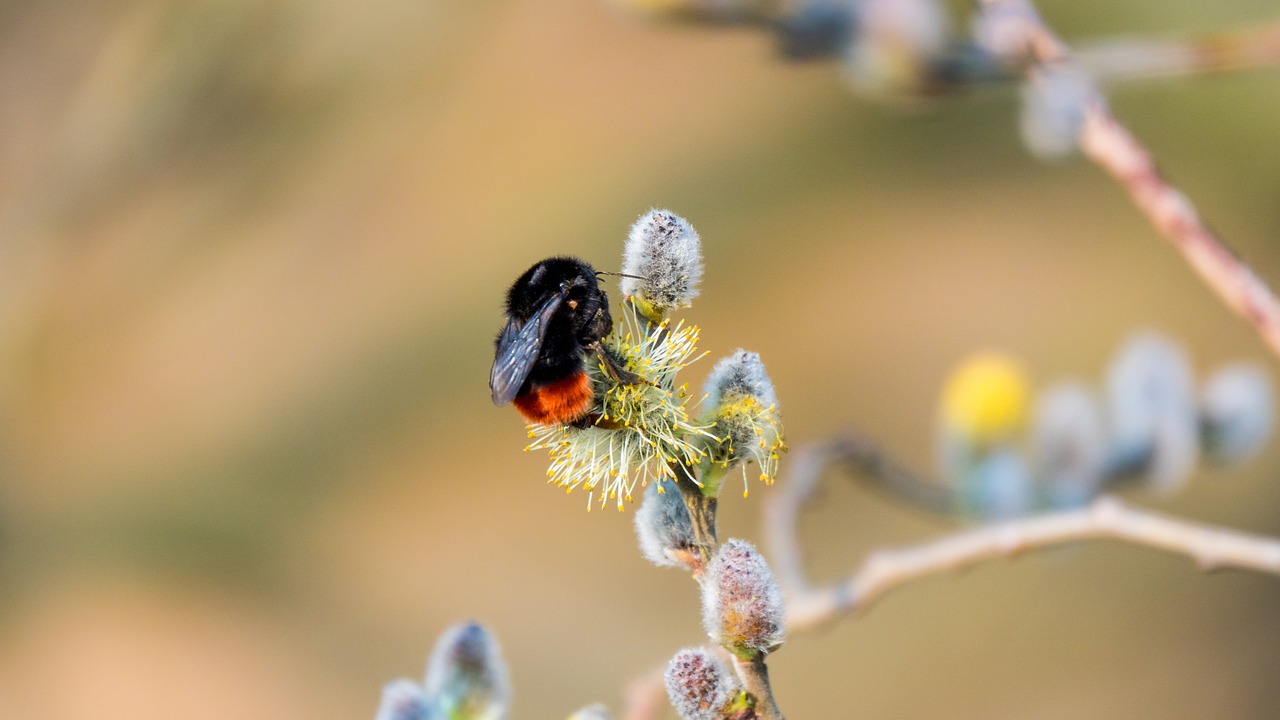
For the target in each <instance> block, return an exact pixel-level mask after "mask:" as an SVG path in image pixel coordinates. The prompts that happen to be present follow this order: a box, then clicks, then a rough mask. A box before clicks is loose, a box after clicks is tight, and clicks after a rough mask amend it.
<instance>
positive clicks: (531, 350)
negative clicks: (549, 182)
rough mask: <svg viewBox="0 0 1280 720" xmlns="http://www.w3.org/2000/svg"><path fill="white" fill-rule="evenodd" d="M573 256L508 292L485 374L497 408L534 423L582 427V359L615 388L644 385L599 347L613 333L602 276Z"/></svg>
mask: <svg viewBox="0 0 1280 720" xmlns="http://www.w3.org/2000/svg"><path fill="white" fill-rule="evenodd" d="M606 274H614V273H601V272H597V271H596V270H595V269H594V268H592V267H591V266H590V265H588V264H587V263H585V262H583V261H581V260H579V259H577V258H571V257H553V258H547V259H546V260H543V261H541V262H539V263H537V264H536V265H534V266H533V267H531V268H529V269H528V270H526V271H525V273H524V274H523V275H521V276H520V277H519V278H517V279H516V281H515V283H514V284H512V286H511V289H510V290H508V291H507V324H506V325H505V326H504V327H503V328H502V332H501V333H499V334H498V339H497V343H496V344H497V352H496V353H495V355H494V358H493V369H492V370H491V371H490V373H489V391H490V392H491V393H492V395H493V403H494V404H495V405H506V404H507V403H509V402H512V401H514V402H515V406H516V409H517V410H519V411H520V414H521V415H523V416H524V417H525V419H526V420H528V421H529V422H531V423H538V424H542V425H558V424H572V425H580V426H581V425H586V424H589V423H590V417H589V413H590V410H591V401H592V397H593V390H592V387H591V380H590V378H589V377H588V376H587V372H586V366H585V364H584V362H583V361H584V358H585V356H586V355H587V354H588V353H594V354H595V355H596V356H597V357H599V359H600V361H601V363H602V364H603V365H604V367H605V370H606V372H608V373H609V375H610V376H611V377H613V378H614V379H615V380H617V381H619V382H625V383H631V384H633V383H636V382H641V379H640V377H639V376H637V375H635V374H634V373H631V372H629V371H627V370H626V369H624V368H622V367H620V366H619V365H618V363H617V361H616V360H615V359H614V358H613V357H612V356H611V355H610V354H609V352H608V351H606V350H605V349H604V347H603V346H602V345H601V343H600V340H601V338H603V337H604V336H606V335H608V334H609V333H610V332H611V331H612V330H613V318H612V317H611V316H610V315H609V298H608V296H607V295H605V294H604V291H603V290H601V289H600V281H599V278H598V276H599V275H606Z"/></svg>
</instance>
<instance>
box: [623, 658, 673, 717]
mask: <svg viewBox="0 0 1280 720" xmlns="http://www.w3.org/2000/svg"><path fill="white" fill-rule="evenodd" d="M665 667H666V666H665V665H664V666H660V667H656V668H654V669H652V670H650V671H649V672H647V673H645V674H644V675H641V676H640V677H638V678H636V679H635V680H632V681H631V682H629V683H627V689H626V690H625V691H624V693H623V696H624V697H623V702H624V707H623V711H622V720H653V718H656V717H658V713H660V712H662V709H663V708H665V707H667V690H666V686H665V684H664V683H663V671H664V669H665Z"/></svg>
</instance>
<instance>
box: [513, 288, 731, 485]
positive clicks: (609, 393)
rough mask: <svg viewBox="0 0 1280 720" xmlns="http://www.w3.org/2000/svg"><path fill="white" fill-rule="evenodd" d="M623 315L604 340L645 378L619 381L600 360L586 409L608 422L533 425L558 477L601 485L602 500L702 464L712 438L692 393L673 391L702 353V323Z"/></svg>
mask: <svg viewBox="0 0 1280 720" xmlns="http://www.w3.org/2000/svg"><path fill="white" fill-rule="evenodd" d="M620 316H621V317H620V322H618V323H617V324H616V325H615V328H614V333H613V334H612V335H611V336H609V337H607V338H605V339H604V341H603V344H604V346H605V348H606V351H608V352H611V353H613V354H614V356H615V359H617V360H619V361H621V363H622V364H623V365H625V366H626V367H628V368H633V372H637V373H638V374H639V375H640V376H641V378H642V379H643V381H642V382H639V383H635V384H630V385H628V384H621V383H618V382H616V381H615V380H613V379H612V378H610V377H609V375H608V374H607V373H606V372H604V370H603V369H598V368H596V367H595V366H594V365H591V366H589V367H588V368H587V372H586V373H584V375H587V376H589V378H590V387H591V389H592V397H593V400H592V401H591V403H590V406H589V408H588V410H587V411H586V414H587V416H588V417H590V416H598V417H600V418H601V419H602V420H604V421H606V422H608V423H609V425H610V426H609V427H603V426H601V425H600V423H598V422H597V423H596V424H592V425H589V426H587V427H585V428H579V427H574V426H571V425H542V424H531V425H530V432H531V433H532V434H533V435H534V436H535V441H534V443H533V444H532V445H531V446H530V447H532V448H533V449H545V450H547V451H548V452H549V454H550V461H551V463H550V467H549V469H548V475H549V476H550V477H551V478H552V482H554V483H555V484H557V485H560V486H563V487H584V488H586V489H587V490H589V491H591V492H592V496H593V497H594V493H595V492H599V493H600V498H601V499H600V504H601V506H602V507H603V506H605V505H606V504H608V502H609V500H611V499H617V500H618V503H619V504H620V505H625V503H627V502H631V501H632V495H633V491H634V489H635V486H636V485H637V484H640V485H641V486H643V485H645V484H647V483H648V482H649V481H651V480H655V479H661V478H674V477H675V476H676V471H675V468H676V466H679V465H683V466H685V467H693V466H695V465H697V464H699V463H700V462H701V459H702V457H703V456H704V455H705V454H706V451H705V450H704V449H703V447H702V446H703V445H704V444H705V443H706V441H707V440H708V439H710V440H714V436H712V435H711V434H710V433H709V432H708V431H707V426H705V425H702V424H699V423H697V422H695V421H693V420H692V419H691V417H690V412H689V408H688V406H687V404H686V403H687V394H686V395H685V396H680V395H679V394H677V393H676V392H675V377H676V374H677V373H678V372H680V371H681V370H683V369H684V368H685V367H687V366H688V365H690V364H691V363H693V362H694V361H696V360H697V359H698V357H701V356H697V357H695V356H694V355H695V351H696V346H695V341H696V338H697V327H696V326H692V325H684V324H683V323H677V324H675V325H674V326H670V325H655V324H650V323H648V322H646V321H644V320H643V319H640V318H638V317H637V316H636V315H635V313H633V312H632V311H631V309H630V307H629V306H626V305H624V308H623V312H622V313H620Z"/></svg>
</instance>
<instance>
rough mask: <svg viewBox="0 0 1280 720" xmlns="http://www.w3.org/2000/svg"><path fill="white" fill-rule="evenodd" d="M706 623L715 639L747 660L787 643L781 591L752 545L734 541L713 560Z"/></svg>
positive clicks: (705, 594)
mask: <svg viewBox="0 0 1280 720" xmlns="http://www.w3.org/2000/svg"><path fill="white" fill-rule="evenodd" d="M702 624H703V626H704V627H705V628H706V630H707V634H708V635H710V636H711V639H713V640H715V641H716V642H718V643H720V644H721V645H723V646H724V648H725V649H726V650H728V651H729V652H731V653H733V654H734V655H736V656H738V657H740V658H742V659H744V660H751V659H755V658H757V657H760V656H762V655H766V654H768V653H771V652H773V651H774V650H776V649H778V648H779V647H780V646H781V645H782V641H783V634H784V631H783V607H782V591H781V590H779V589H778V584H777V582H775V581H774V579H773V573H772V572H770V570H769V565H768V564H767V563H765V561H764V558H763V557H762V556H761V555H760V553H759V552H757V551H756V549H755V548H754V547H752V545H751V544H750V543H748V542H744V541H742V540H736V539H733V540H729V541H728V542H726V543H725V544H724V545H721V546H720V549H719V550H718V551H716V555H715V557H714V558H712V559H711V562H710V564H709V566H708V568H707V571H706V577H705V578H704V579H703V582H702Z"/></svg>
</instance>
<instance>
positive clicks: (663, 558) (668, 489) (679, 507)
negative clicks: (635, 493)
mask: <svg viewBox="0 0 1280 720" xmlns="http://www.w3.org/2000/svg"><path fill="white" fill-rule="evenodd" d="M660 487H661V489H662V490H663V492H659V488H660ZM635 523H636V539H637V540H638V541H639V543H640V552H642V553H643V554H644V556H645V558H647V559H648V560H649V562H651V563H653V564H654V565H657V566H659V567H676V568H687V567H688V565H687V564H686V563H685V562H683V560H682V558H683V557H692V556H691V555H688V553H691V552H692V551H693V549H694V548H695V547H696V542H695V540H694V534H693V523H692V522H691V521H690V520H689V510H688V508H686V507H685V505H684V498H683V497H682V495H681V493H680V489H679V488H677V487H676V484H675V482H674V481H668V482H666V483H664V484H661V485H660V483H659V482H652V483H650V484H649V487H648V488H646V489H645V492H644V501H643V502H641V503H640V509H639V510H637V511H636V519H635Z"/></svg>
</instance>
